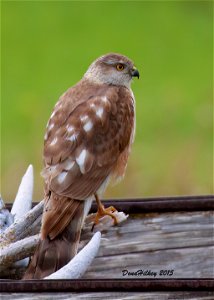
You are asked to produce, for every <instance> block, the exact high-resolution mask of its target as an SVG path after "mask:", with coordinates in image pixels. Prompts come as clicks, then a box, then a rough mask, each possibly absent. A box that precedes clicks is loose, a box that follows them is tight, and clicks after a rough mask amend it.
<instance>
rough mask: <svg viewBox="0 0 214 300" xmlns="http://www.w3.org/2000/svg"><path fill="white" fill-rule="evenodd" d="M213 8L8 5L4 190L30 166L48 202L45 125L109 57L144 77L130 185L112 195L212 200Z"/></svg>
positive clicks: (138, 89)
mask: <svg viewBox="0 0 214 300" xmlns="http://www.w3.org/2000/svg"><path fill="white" fill-rule="evenodd" d="M212 5H213V2H212V1H157V2H156V1H151V2H150V1H142V2H133V1H132V2H125V1H124V2H121V1H120V2H90V1H87V2H69V1H65V2H64V1H35V2H33V1H2V52H1V59H2V67H1V70H2V80H1V85H2V93H1V96H2V113H1V118H2V120H1V124H2V131H1V133H2V134H1V138H2V139H1V150H2V153H1V192H2V196H3V198H4V199H5V200H6V201H12V200H13V199H14V197H15V194H16V191H17V188H18V185H19V182H20V180H21V177H22V175H23V174H24V172H25V170H26V168H27V166H28V165H29V164H30V163H32V164H33V166H34V168H35V192H34V200H39V199H41V198H42V194H43V182H42V178H41V177H40V171H41V169H42V148H43V136H44V132H45V126H46V123H47V120H48V118H49V116H50V113H51V110H52V108H53V106H54V104H55V102H56V101H57V100H58V98H59V96H60V95H61V94H62V93H63V92H64V91H65V90H66V89H67V88H68V87H70V86H72V85H73V84H75V83H76V82H77V81H79V79H80V78H81V77H82V75H83V73H84V72H85V71H86V69H87V67H88V66H89V64H90V63H91V62H92V61H93V60H94V59H95V58H97V57H98V56H100V55H102V54H105V53H108V52H119V53H122V54H124V55H127V56H128V57H130V58H131V59H133V60H134V61H135V64H136V66H137V67H138V69H139V71H140V74H141V77H140V80H139V81H138V80H135V81H134V83H133V85H132V88H133V91H134V93H135V97H136V102H137V130H136V140H135V144H134V146H133V151H132V154H131V157H130V160H129V165H128V168H127V173H126V177H125V179H124V181H123V182H122V183H120V184H119V185H118V186H116V187H112V188H109V189H108V191H107V193H106V194H105V197H146V196H159V195H184V194H209V193H212V192H213V188H212V187H213V185H212V182H213V173H212V171H213V170H212V154H213V153H212V95H213V85H212V55H213V53H212V21H213V20H212Z"/></svg>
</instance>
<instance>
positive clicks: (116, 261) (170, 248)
mask: <svg viewBox="0 0 214 300" xmlns="http://www.w3.org/2000/svg"><path fill="white" fill-rule="evenodd" d="M213 224H214V217H213V213H212V212H209V211H207V212H177V213H164V214H146V215H136V216H133V215H131V216H130V218H129V219H128V220H127V221H126V222H125V223H123V224H121V225H119V226H117V227H112V228H111V229H110V230H108V232H106V233H104V234H102V238H103V240H102V244H101V248H100V250H99V253H98V256H97V257H96V259H95V260H94V262H93V265H92V266H91V267H90V269H89V270H88V271H87V273H86V274H85V276H84V278H138V279H139V278H154V276H143V275H142V276H129V277H128V276H123V274H122V270H125V269H127V270H129V271H131V272H134V271H137V270H144V271H146V270H151V271H152V272H156V273H157V276H156V277H155V278H163V279H164V278H167V277H168V278H213V277H214V262H213V257H214V240H213ZM82 238H83V239H84V236H83V237H82ZM161 270H174V272H173V275H172V276H170V277H169V276H160V275H159V271H161Z"/></svg>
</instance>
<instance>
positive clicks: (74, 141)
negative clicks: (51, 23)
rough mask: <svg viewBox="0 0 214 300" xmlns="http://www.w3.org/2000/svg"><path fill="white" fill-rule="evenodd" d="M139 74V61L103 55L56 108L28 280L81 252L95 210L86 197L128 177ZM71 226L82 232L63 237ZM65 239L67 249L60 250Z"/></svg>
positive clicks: (50, 124)
mask: <svg viewBox="0 0 214 300" xmlns="http://www.w3.org/2000/svg"><path fill="white" fill-rule="evenodd" d="M114 62H115V63H114ZM117 62H118V63H123V64H124V66H126V67H125V68H124V70H126V71H124V72H123V73H124V74H122V73H121V74H120V75H119V72H118V71H117V70H115V64H116V63H117ZM133 70H135V69H134V68H133V63H132V62H131V61H130V60H129V59H128V58H126V57H124V56H121V55H117V54H111V55H107V56H103V57H101V58H99V59H98V60H96V61H95V62H94V63H93V64H92V65H91V66H90V67H89V69H88V71H87V72H86V74H85V76H84V77H83V79H82V80H81V81H80V82H79V83H77V84H76V85H75V86H74V87H72V88H70V89H68V90H67V91H66V92H65V93H64V94H63V95H62V96H61V97H60V99H59V101H58V102H57V104H56V105H55V108H54V110H53V113H52V115H51V117H50V120H49V122H48V124H47V130H46V134H45V141H44V169H43V171H42V175H43V177H44V180H45V193H46V197H45V199H46V204H45V208H44V213H43V221H42V229H41V239H42V241H41V243H40V246H39V247H38V249H37V251H36V254H35V256H34V258H33V260H32V263H31V266H30V267H29V269H28V271H27V273H26V276H25V279H30V278H42V277H43V276H44V275H45V276H46V275H47V274H50V272H53V271H55V270H57V269H58V268H59V265H60V266H61V265H63V264H64V263H66V262H67V261H68V260H69V259H70V258H71V257H73V256H74V255H75V254H76V251H77V245H78V242H79V236H80V231H81V227H82V224H83V222H84V218H85V216H86V214H87V213H88V210H89V208H90V203H89V202H88V203H87V208H86V202H87V201H90V200H86V199H91V198H92V197H93V195H94V194H95V193H97V194H101V193H102V189H103V187H104V185H106V183H107V182H108V181H109V179H110V178H114V180H116V179H118V178H120V177H123V175H124V173H125V169H126V165H127V159H128V156H129V152H130V147H131V144H132V142H133V137H134V128H135V101H134V97H133V93H132V91H131V89H130V82H131V78H132V76H135V75H132V74H131V73H130V72H134V71H133ZM117 72H118V74H117ZM111 74H112V75H111ZM138 75H139V74H138ZM111 80H112V82H111ZM123 82H124V84H122V83H123ZM77 216H78V217H77ZM74 220H75V222H74ZM74 223H75V225H74ZM69 226H70V228H72V226H73V231H74V232H78V233H77V234H74V235H73V236H71V237H70V238H67V239H63V234H64V232H67V231H66V230H68V229H67V228H69ZM62 240H64V241H63V242H62V243H64V248H65V250H62V249H61V250H60V251H58V250H57V249H58V248H60V247H61V246H60V241H62ZM65 240H66V243H67V241H68V240H69V243H70V244H72V245H74V244H75V246H73V249H71V248H72V247H71V246H70V248H69V249H70V250H71V251H68V250H67V246H65V244H66V243H65ZM47 241H48V242H47ZM57 243H58V244H59V245H58V246H57ZM69 243H68V244H69ZM44 245H46V246H45V247H44ZM52 245H53V246H52ZM52 247H54V249H55V250H54V251H56V253H58V252H59V253H58V255H59V256H61V263H60V264H59V263H57V262H56V261H55V262H50V264H52V266H53V267H50V266H49V267H47V263H46V262H45V256H46V257H48V255H49V254H48V252H50V253H52V250H51V249H52ZM61 248H62V247H61ZM44 249H45V250H44ZM63 252H65V253H66V254H64V255H63ZM60 253H61V254H60ZM62 256H64V259H62ZM41 257H42V259H41ZM50 261H51V260H50ZM37 262H39V263H37ZM47 270H48V271H47ZM32 274H33V275H32Z"/></svg>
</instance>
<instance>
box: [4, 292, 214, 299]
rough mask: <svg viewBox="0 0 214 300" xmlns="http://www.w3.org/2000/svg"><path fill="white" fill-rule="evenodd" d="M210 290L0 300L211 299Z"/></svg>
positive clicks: (24, 296)
mask: <svg viewBox="0 0 214 300" xmlns="http://www.w3.org/2000/svg"><path fill="white" fill-rule="evenodd" d="M213 296H214V295H213V293H212V292H154V293H152V292H151V293H141V292H138V293H137V292H136V293H133V292H127V293H124V292H122V293H118V292H110V293H81V294H79V293H42V294H39V293H38V294H30V293H2V294H1V295H0V299H1V300H11V299H14V300H18V299H20V300H22V299H31V300H37V299H39V300H52V299H56V300H70V299H75V300H87V299H91V300H101V299H102V300H103V299H105V300H106V299H109V300H121V299H124V300H142V299H143V300H166V299H171V300H184V299H185V300H213Z"/></svg>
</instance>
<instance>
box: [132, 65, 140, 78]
mask: <svg viewBox="0 0 214 300" xmlns="http://www.w3.org/2000/svg"><path fill="white" fill-rule="evenodd" d="M131 75H132V77H137V78H138V79H139V77H140V73H139V72H138V70H137V69H136V68H135V67H133V69H132V70H131Z"/></svg>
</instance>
